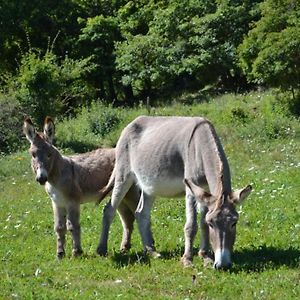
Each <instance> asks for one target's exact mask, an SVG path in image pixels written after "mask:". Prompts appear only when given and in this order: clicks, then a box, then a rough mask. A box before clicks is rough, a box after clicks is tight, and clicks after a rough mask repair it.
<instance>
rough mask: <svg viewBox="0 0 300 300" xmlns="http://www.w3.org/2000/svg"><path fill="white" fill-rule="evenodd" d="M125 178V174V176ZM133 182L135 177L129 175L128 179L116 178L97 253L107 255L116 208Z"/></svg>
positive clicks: (105, 211)
mask: <svg viewBox="0 0 300 300" xmlns="http://www.w3.org/2000/svg"><path fill="white" fill-rule="evenodd" d="M123 178H124V176H123ZM132 184H133V179H132V178H130V177H129V176H127V179H126V180H119V181H117V177H116V179H115V186H114V189H113V192H112V197H111V200H110V201H109V202H108V203H107V204H106V205H105V207H104V210H103V217H102V232H101V235H100V241H99V245H98V247H97V253H98V254H99V255H102V256H106V255H107V242H108V236H109V228H110V225H111V223H112V220H113V218H114V216H115V214H116V210H117V208H118V206H119V204H120V203H121V201H122V200H123V198H124V197H125V195H126V193H127V192H128V190H129V189H130V187H131V185H132Z"/></svg>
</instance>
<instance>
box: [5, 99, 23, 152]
mask: <svg viewBox="0 0 300 300" xmlns="http://www.w3.org/2000/svg"><path fill="white" fill-rule="evenodd" d="M23 117H24V114H23V112H22V108H21V106H20V104H19V103H18V102H17V101H16V100H15V99H13V97H11V96H7V95H4V94H0V151H1V152H5V153H7V152H11V151H15V150H17V149H19V148H20V147H21V146H22V145H23V142H22V137H23V134H22V123H23Z"/></svg>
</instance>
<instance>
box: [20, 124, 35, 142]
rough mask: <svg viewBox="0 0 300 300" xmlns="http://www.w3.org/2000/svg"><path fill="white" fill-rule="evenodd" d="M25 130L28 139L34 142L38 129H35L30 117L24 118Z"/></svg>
mask: <svg viewBox="0 0 300 300" xmlns="http://www.w3.org/2000/svg"><path fill="white" fill-rule="evenodd" d="M23 132H24V134H25V136H26V138H27V140H28V141H29V142H30V143H31V144H32V143H33V141H34V139H35V137H36V131H35V129H34V126H33V124H32V122H31V120H30V118H26V119H25V120H24V124H23Z"/></svg>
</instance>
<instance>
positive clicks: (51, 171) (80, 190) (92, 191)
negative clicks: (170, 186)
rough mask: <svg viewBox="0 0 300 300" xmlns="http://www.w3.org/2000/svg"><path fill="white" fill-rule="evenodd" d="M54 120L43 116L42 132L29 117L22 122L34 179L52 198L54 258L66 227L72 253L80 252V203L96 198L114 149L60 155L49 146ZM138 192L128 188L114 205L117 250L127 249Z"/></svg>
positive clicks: (59, 252)
mask: <svg viewBox="0 0 300 300" xmlns="http://www.w3.org/2000/svg"><path fill="white" fill-rule="evenodd" d="M54 130H55V128H54V123H53V121H52V119H51V118H49V117H47V118H46V119H45V122H44V131H43V133H41V132H36V130H35V128H34V126H33V124H32V122H31V120H30V119H29V118H27V119H26V120H25V121H24V126H23V131H24V133H25V135H26V138H27V139H28V141H29V142H30V144H31V145H30V148H29V152H30V154H31V155H32V159H31V166H32V169H33V171H34V173H35V175H36V177H35V178H36V181H37V182H39V183H40V184H41V185H45V189H46V192H47V193H48V195H49V196H50V198H51V200H52V207H53V213H54V230H55V232H56V234H57V257H58V258H62V257H63V256H64V254H65V235H66V230H67V229H68V230H69V231H70V232H71V234H72V239H73V250H72V254H73V256H78V255H80V254H81V253H82V248H81V241H80V222H79V218H80V204H82V203H84V202H88V201H92V200H97V195H98V191H99V189H101V188H103V187H104V186H105V185H106V184H107V182H108V180H109V177H110V174H111V172H112V170H113V167H114V163H115V149H97V150H95V151H92V152H88V153H83V154H78V155H72V156H63V155H61V154H60V152H59V151H58V150H57V149H56V148H55V147H54V146H53V145H52V142H53V139H54ZM138 201H139V193H138V191H137V190H135V188H133V189H131V190H130V191H129V193H128V194H127V196H126V200H125V201H123V202H122V204H121V205H120V206H119V208H118V212H119V215H120V218H121V221H122V225H123V238H122V243H121V250H127V249H129V248H130V238H131V232H132V229H133V222H134V212H135V209H136V206H137V203H138Z"/></svg>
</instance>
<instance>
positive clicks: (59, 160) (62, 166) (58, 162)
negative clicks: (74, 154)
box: [48, 147, 71, 186]
mask: <svg viewBox="0 0 300 300" xmlns="http://www.w3.org/2000/svg"><path fill="white" fill-rule="evenodd" d="M54 149H55V152H54V155H53V163H52V168H51V170H50V172H49V179H48V181H49V183H50V184H51V185H54V186H57V185H58V184H59V182H61V179H62V177H63V175H64V173H65V171H67V170H68V169H70V167H71V162H70V159H69V158H68V157H67V156H63V155H62V154H61V153H60V152H59V151H58V150H57V149H56V148H55V147H54Z"/></svg>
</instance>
